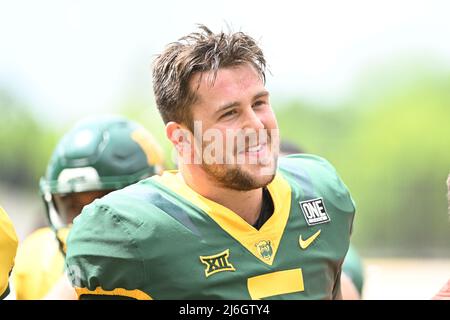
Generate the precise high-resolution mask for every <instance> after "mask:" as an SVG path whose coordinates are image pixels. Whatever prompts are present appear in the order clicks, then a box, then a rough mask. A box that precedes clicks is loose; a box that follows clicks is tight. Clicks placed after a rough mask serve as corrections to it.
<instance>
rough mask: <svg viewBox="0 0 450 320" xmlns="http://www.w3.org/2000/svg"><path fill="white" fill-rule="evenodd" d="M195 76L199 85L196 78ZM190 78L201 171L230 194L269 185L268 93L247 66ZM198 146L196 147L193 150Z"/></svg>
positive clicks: (272, 153)
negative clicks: (229, 189) (194, 100)
mask: <svg viewBox="0 0 450 320" xmlns="http://www.w3.org/2000/svg"><path fill="white" fill-rule="evenodd" d="M200 76H201V80H200V84H199V82H198V81H199V78H200ZM210 76H211V74H210V73H208V72H205V73H203V74H196V75H194V76H193V78H192V79H191V81H190V86H191V90H193V91H194V92H195V90H196V89H197V86H198V90H197V92H196V96H197V100H196V102H195V103H194V104H193V105H192V106H191V112H192V119H193V121H194V133H198V131H199V130H196V127H197V129H198V128H199V125H200V127H201V133H202V135H201V136H200V135H198V134H196V136H195V137H194V141H195V146H196V152H197V156H198V157H199V158H200V159H201V164H200V165H201V167H202V169H203V170H204V171H205V172H206V173H207V174H208V175H209V176H210V177H211V178H212V179H214V180H215V181H216V182H219V184H221V185H222V186H224V187H227V188H231V189H235V190H252V189H256V188H261V187H263V186H266V185H267V184H268V183H270V182H271V181H272V180H273V177H274V175H275V169H276V165H277V157H278V125H277V121H276V118H275V115H274V113H273V111H272V108H271V106H270V103H269V93H268V91H267V90H266V89H265V88H264V83H263V81H262V79H261V78H260V77H259V74H258V73H257V72H256V70H255V69H254V68H253V67H252V66H251V65H249V64H243V65H238V66H234V67H229V68H222V69H219V71H218V73H217V77H216V79H215V82H214V84H213V85H211V82H210ZM200 146H201V148H199V147H200Z"/></svg>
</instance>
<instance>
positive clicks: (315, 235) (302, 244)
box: [298, 230, 322, 250]
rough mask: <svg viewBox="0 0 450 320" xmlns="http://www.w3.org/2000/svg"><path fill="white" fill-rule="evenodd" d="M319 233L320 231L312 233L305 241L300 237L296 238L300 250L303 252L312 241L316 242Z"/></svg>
mask: <svg viewBox="0 0 450 320" xmlns="http://www.w3.org/2000/svg"><path fill="white" fill-rule="evenodd" d="M320 231H322V230H319V231H317V232H316V233H314V234H313V235H312V236H311V237H309V238H308V239H306V240H303V239H302V235H300V237H298V244H299V245H300V248H302V249H303V250H305V249H306V248H308V247H309V245H310V244H311V243H313V241H314V240H316V238H317V237H318V236H319V234H320Z"/></svg>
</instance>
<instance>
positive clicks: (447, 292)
mask: <svg viewBox="0 0 450 320" xmlns="http://www.w3.org/2000/svg"><path fill="white" fill-rule="evenodd" d="M432 300H450V279H449V280H448V281H447V283H446V284H445V285H444V286H443V287H442V289H441V290H440V291H439V292H438V293H437V294H436V295H435V296H434V297H433V298H432Z"/></svg>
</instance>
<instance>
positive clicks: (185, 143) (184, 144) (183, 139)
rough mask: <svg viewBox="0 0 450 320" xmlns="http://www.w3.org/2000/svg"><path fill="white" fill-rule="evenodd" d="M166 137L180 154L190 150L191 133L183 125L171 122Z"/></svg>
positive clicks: (167, 125) (167, 127) (168, 124)
mask: <svg viewBox="0 0 450 320" xmlns="http://www.w3.org/2000/svg"><path fill="white" fill-rule="evenodd" d="M166 136H167V138H168V139H169V140H170V141H171V142H172V144H173V146H174V147H175V149H176V150H177V153H178V154H182V153H183V151H185V150H186V148H189V149H190V145H191V141H192V138H191V136H192V135H191V132H190V131H189V130H188V129H187V128H186V127H185V126H184V125H182V124H180V123H178V122H174V121H170V122H168V123H167V124H166Z"/></svg>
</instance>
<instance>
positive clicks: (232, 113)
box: [220, 110, 237, 119]
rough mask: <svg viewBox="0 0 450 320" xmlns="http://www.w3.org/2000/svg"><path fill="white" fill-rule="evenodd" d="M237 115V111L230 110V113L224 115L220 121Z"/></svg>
mask: <svg viewBox="0 0 450 320" xmlns="http://www.w3.org/2000/svg"><path fill="white" fill-rule="evenodd" d="M236 113H237V111H236V110H230V111H228V112H226V113H224V114H223V115H221V116H220V119H222V118H227V117H230V116H232V115H234V114H236Z"/></svg>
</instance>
